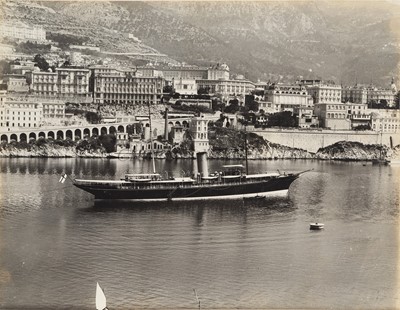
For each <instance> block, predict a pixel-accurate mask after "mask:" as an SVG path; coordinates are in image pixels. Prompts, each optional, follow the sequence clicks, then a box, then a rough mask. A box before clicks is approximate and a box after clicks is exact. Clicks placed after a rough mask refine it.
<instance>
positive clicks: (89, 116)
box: [85, 111, 101, 124]
mask: <svg viewBox="0 0 400 310" xmlns="http://www.w3.org/2000/svg"><path fill="white" fill-rule="evenodd" d="M85 117H86V120H87V121H88V122H89V123H91V124H99V123H100V121H101V116H100V115H99V114H98V113H96V112H91V111H88V112H86V113H85Z"/></svg>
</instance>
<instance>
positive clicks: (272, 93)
mask: <svg viewBox="0 0 400 310" xmlns="http://www.w3.org/2000/svg"><path fill="white" fill-rule="evenodd" d="M264 98H265V101H267V102H271V103H273V104H274V105H275V106H276V105H279V106H280V107H281V109H282V110H291V111H292V112H293V111H294V109H296V108H299V107H309V106H312V105H313V99H312V97H311V96H310V95H309V94H308V92H307V90H306V88H305V87H304V86H300V85H279V84H277V85H271V86H270V87H269V89H267V90H266V91H265V96H264Z"/></svg>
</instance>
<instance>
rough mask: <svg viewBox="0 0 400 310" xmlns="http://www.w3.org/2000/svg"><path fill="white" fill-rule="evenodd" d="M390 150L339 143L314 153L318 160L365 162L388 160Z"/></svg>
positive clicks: (375, 145)
mask: <svg viewBox="0 0 400 310" xmlns="http://www.w3.org/2000/svg"><path fill="white" fill-rule="evenodd" d="M390 153H391V152H390V149H389V148H388V147H386V146H382V145H379V144H362V143H359V142H349V141H340V142H337V143H335V144H332V145H329V146H327V147H325V148H321V149H319V150H318V152H317V153H316V157H317V158H318V159H330V160H362V161H364V160H366V161H370V160H373V159H378V158H389V157H390Z"/></svg>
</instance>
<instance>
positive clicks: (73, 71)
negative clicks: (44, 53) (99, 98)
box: [56, 67, 90, 98]
mask: <svg viewBox="0 0 400 310" xmlns="http://www.w3.org/2000/svg"><path fill="white" fill-rule="evenodd" d="M56 74H57V88H58V93H59V95H60V96H61V97H72V96H75V97H83V98H88V97H90V93H89V77H90V70H89V69H85V68H78V67H73V68H72V67H66V68H56Z"/></svg>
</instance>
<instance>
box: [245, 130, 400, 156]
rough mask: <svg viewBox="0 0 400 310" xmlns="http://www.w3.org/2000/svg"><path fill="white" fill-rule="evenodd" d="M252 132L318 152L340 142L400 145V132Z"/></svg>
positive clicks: (278, 141)
mask: <svg viewBox="0 0 400 310" xmlns="http://www.w3.org/2000/svg"><path fill="white" fill-rule="evenodd" d="M252 132H254V133H256V134H258V135H260V136H262V137H263V138H264V139H265V140H268V141H270V142H273V143H279V144H282V145H286V146H289V147H295V148H300V149H304V150H307V151H309V152H313V153H315V152H317V151H318V149H319V148H321V147H326V146H328V145H331V144H334V143H336V142H339V141H352V142H361V143H363V144H380V143H381V140H382V144H384V145H387V146H389V147H390V139H392V143H393V146H396V145H398V144H400V132H393V133H383V134H382V135H381V134H380V133H378V132H374V131H362V132H360V131H352V130H349V131H335V130H297V129H291V130H288V129H254V130H252Z"/></svg>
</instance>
